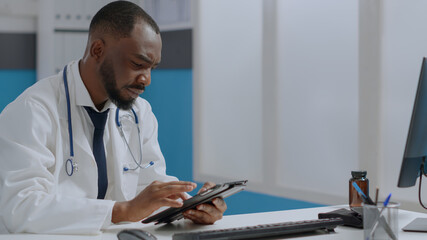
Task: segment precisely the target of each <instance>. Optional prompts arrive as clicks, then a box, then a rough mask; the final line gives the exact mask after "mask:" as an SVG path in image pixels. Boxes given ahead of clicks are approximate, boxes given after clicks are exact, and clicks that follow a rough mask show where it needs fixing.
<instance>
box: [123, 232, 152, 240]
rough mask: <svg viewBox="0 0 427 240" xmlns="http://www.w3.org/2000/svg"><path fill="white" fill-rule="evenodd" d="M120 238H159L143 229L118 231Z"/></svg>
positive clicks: (124, 239) (126, 239) (137, 239)
mask: <svg viewBox="0 0 427 240" xmlns="http://www.w3.org/2000/svg"><path fill="white" fill-rule="evenodd" d="M117 237H118V238H119V240H157V238H156V237H155V236H154V235H153V234H151V233H149V232H147V231H144V230H141V229H124V230H122V231H120V232H119V233H117Z"/></svg>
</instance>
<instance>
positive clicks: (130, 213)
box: [111, 181, 196, 223]
mask: <svg viewBox="0 0 427 240" xmlns="http://www.w3.org/2000/svg"><path fill="white" fill-rule="evenodd" d="M194 188H196V184H195V183H192V182H183V181H174V182H159V181H154V182H152V183H151V184H150V185H148V186H147V187H146V188H145V189H144V190H143V191H142V192H140V193H139V194H138V195H137V196H136V197H135V198H134V199H132V200H130V201H126V202H116V203H115V204H114V207H113V214H112V218H111V222H113V223H119V222H123V221H131V222H136V221H139V220H141V219H143V218H146V217H148V216H150V215H151V214H152V213H153V212H154V211H156V210H157V209H159V208H160V207H164V206H166V207H181V206H182V201H178V199H182V200H185V199H187V198H188V197H187V195H186V194H185V192H190V191H192V190H193V189H194Z"/></svg>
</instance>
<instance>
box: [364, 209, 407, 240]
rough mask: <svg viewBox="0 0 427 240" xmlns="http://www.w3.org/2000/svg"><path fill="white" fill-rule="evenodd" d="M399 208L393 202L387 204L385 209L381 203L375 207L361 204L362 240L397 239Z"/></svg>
mask: <svg viewBox="0 0 427 240" xmlns="http://www.w3.org/2000/svg"><path fill="white" fill-rule="evenodd" d="M399 206H400V204H399V203H395V202H389V203H388V205H387V207H384V205H383V203H382V202H378V204H377V205H369V204H363V229H364V230H363V231H364V234H363V239H364V240H380V239H381V240H388V239H391V240H395V239H398V233H399V222H398V221H399V217H398V214H399Z"/></svg>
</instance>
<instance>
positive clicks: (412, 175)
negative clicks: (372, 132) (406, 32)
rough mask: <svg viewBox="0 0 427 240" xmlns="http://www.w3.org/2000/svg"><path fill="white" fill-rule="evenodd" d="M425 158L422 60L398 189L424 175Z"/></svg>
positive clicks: (425, 68)
mask: <svg viewBox="0 0 427 240" xmlns="http://www.w3.org/2000/svg"><path fill="white" fill-rule="evenodd" d="M426 157H427V61H426V58H425V57H424V58H423V63H422V65H421V73H420V79H419V81H418V88H417V93H416V95H415V103H414V107H413V110H412V118H411V123H410V125H409V129H408V137H407V139H406V146H405V152H404V154H403V160H402V167H401V168H400V175H399V181H398V184H397V186H398V187H412V186H414V185H415V182H416V180H417V178H418V177H419V176H420V174H423V173H426V171H425V170H426V169H425V168H423V169H422V171H421V167H422V166H424V162H425V159H426Z"/></svg>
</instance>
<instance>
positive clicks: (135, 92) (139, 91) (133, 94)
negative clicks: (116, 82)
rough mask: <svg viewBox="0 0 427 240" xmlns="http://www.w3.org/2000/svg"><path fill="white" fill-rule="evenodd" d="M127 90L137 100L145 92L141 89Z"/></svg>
mask: <svg viewBox="0 0 427 240" xmlns="http://www.w3.org/2000/svg"><path fill="white" fill-rule="evenodd" d="M126 90H127V91H128V93H129V95H130V96H131V97H132V98H137V97H138V96H139V95H140V94H142V93H143V92H144V89H139V88H126Z"/></svg>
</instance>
